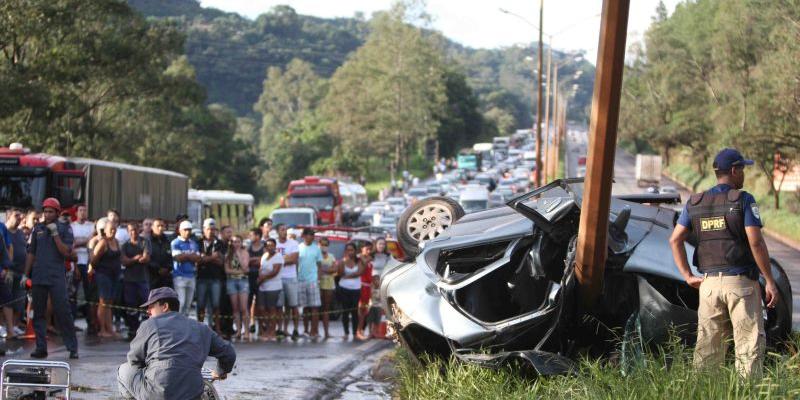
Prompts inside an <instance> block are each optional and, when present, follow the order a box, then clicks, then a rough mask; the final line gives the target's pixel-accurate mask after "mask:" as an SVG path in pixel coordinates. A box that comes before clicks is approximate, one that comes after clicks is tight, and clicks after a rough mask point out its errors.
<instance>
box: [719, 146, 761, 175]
mask: <svg viewBox="0 0 800 400" xmlns="http://www.w3.org/2000/svg"><path fill="white" fill-rule="evenodd" d="M745 165H753V160H748V159H746V158H744V156H742V153H739V151H738V150H736V149H722V151H720V152H719V153H717V156H716V157H714V169H715V170H718V171H727V170H729V169H731V168H733V167H739V166H742V167H743V166H745Z"/></svg>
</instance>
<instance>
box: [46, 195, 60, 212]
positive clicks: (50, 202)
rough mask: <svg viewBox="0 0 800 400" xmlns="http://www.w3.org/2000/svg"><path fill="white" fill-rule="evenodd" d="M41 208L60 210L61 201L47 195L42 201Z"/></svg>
mask: <svg viewBox="0 0 800 400" xmlns="http://www.w3.org/2000/svg"><path fill="white" fill-rule="evenodd" d="M42 208H52V209H54V210H56V212H58V211H61V203H59V202H58V199H56V198H53V197H48V198H46V199H44V201H43V202H42Z"/></svg>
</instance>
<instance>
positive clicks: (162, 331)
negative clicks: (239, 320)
mask: <svg viewBox="0 0 800 400" xmlns="http://www.w3.org/2000/svg"><path fill="white" fill-rule="evenodd" d="M142 307H147V313H148V314H149V315H150V318H149V319H147V320H145V321H144V322H142V324H141V325H140V326H139V330H138V331H137V332H136V337H135V338H134V339H133V341H132V342H131V349H130V351H129V352H128V362H126V363H124V364H122V365H120V367H119V370H118V372H117V381H118V383H119V392H120V395H122V396H123V397H124V398H127V399H131V398H132V399H148V400H150V399H196V398H199V397H200V395H201V394H202V392H203V377H202V374H201V371H202V368H203V363H204V362H205V361H206V358H207V357H208V356H211V357H214V358H216V359H217V368H216V370H214V371H213V372H212V375H213V376H214V378H216V379H225V378H226V377H227V374H228V373H229V372H230V371H231V370H232V369H233V364H234V362H235V361H236V352H235V351H234V350H233V346H231V344H230V343H229V342H226V341H224V340H223V339H222V338H220V337H219V335H217V334H216V333H214V331H212V330H211V329H210V328H209V327H208V326H206V325H205V324H202V323H199V322H197V321H194V320H191V319H189V318H187V317H186V316H185V315H183V314H181V313H180V312H178V310H180V308H179V307H180V303H179V302H178V293H177V292H175V290H173V289H172V288H169V287H161V288H158V289H153V290H151V291H150V296H149V298H148V299H147V303H145V304H142Z"/></svg>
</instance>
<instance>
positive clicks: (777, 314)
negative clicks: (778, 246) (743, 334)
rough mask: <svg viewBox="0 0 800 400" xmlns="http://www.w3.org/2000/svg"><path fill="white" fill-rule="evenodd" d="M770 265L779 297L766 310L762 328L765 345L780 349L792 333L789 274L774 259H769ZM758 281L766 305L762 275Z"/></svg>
mask: <svg viewBox="0 0 800 400" xmlns="http://www.w3.org/2000/svg"><path fill="white" fill-rule="evenodd" d="M770 266H771V267H772V268H771V269H772V276H773V278H774V279H775V284H776V286H778V293H779V294H780V298H779V299H778V303H777V304H776V305H775V308H770V309H767V310H766V311H767V312H766V314H767V319H766V320H765V321H764V330H765V332H766V336H767V346H768V347H770V348H773V349H781V348H785V346H786V344H787V342H788V341H789V340H790V339H791V335H792V312H793V310H792V287H791V284H790V282H789V276H788V275H786V272H785V271H784V270H783V267H782V266H781V265H780V264H779V263H778V262H777V261H775V259H770ZM759 283H760V284H761V296H762V300H763V301H764V302H763V304H765V305H766V299H765V298H764V296H765V294H764V286H765V282H764V277H763V276H760V277H759Z"/></svg>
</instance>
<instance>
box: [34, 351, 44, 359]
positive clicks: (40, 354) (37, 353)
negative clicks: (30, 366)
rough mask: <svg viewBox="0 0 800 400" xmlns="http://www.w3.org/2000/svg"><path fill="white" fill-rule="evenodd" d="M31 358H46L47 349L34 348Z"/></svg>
mask: <svg viewBox="0 0 800 400" xmlns="http://www.w3.org/2000/svg"><path fill="white" fill-rule="evenodd" d="M31 358H47V350H34V351H33V353H31Z"/></svg>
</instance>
